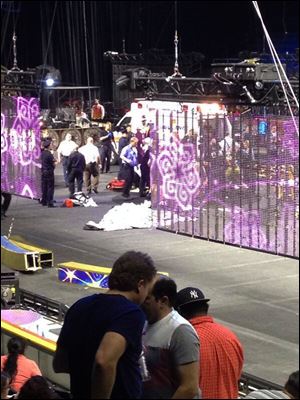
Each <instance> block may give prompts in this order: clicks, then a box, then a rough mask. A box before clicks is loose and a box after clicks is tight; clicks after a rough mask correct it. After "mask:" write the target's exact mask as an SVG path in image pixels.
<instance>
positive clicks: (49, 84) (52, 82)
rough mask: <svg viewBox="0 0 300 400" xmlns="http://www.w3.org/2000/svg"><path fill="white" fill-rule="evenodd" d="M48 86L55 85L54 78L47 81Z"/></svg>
mask: <svg viewBox="0 0 300 400" xmlns="http://www.w3.org/2000/svg"><path fill="white" fill-rule="evenodd" d="M46 85H47V86H53V85H54V79H52V78H48V79H46Z"/></svg>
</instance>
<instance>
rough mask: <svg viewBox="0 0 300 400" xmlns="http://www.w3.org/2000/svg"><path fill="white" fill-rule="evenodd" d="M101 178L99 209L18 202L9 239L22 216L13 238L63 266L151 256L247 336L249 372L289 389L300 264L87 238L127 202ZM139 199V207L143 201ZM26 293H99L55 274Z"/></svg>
mask: <svg viewBox="0 0 300 400" xmlns="http://www.w3.org/2000/svg"><path fill="white" fill-rule="evenodd" d="M113 171H114V172H112V173H109V174H104V175H101V176H100V178H101V184H100V191H99V194H97V195H96V194H94V195H93V199H94V200H95V201H96V202H97V203H98V204H99V207H98V208H81V207H76V208H71V209H67V208H61V207H58V208H47V207H42V206H41V205H39V204H38V202H37V201H33V200H30V199H24V198H19V197H18V198H17V197H13V200H12V203H11V207H10V209H9V211H8V215H9V217H7V218H6V219H5V220H4V221H2V228H1V234H2V235H3V234H5V235H7V233H8V229H9V226H10V223H11V217H12V216H14V217H15V221H14V226H13V229H12V234H13V235H20V236H22V237H24V238H26V239H27V240H28V241H31V242H32V243H34V244H36V245H37V246H41V247H45V248H49V249H51V250H53V252H54V259H55V264H57V263H59V262H64V261H78V262H82V263H86V264H94V265H101V266H107V267H111V266H112V264H113V262H114V260H115V259H116V258H117V257H118V256H119V255H121V254H122V253H123V252H125V251H127V250H129V249H134V250H140V251H144V252H148V253H149V254H150V255H151V256H152V257H153V259H154V261H155V263H156V266H157V269H158V270H160V271H166V272H169V274H170V276H171V277H172V278H174V279H175V280H176V282H177V284H178V288H179V289H181V288H182V287H184V286H190V285H192V286H193V285H195V286H198V287H200V288H201V289H202V290H203V291H204V292H205V294H206V295H207V296H208V297H209V298H210V299H211V302H210V304H211V308H210V310H211V314H212V315H213V316H214V317H216V318H217V319H218V320H219V321H220V322H222V323H224V324H225V325H227V326H228V327H230V328H231V329H232V330H234V331H235V332H236V334H237V335H238V336H239V338H240V340H241V342H242V343H243V345H244V348H245V354H246V359H245V365H244V371H245V372H248V373H251V374H253V375H256V376H259V377H261V378H264V379H267V380H270V381H273V382H276V383H278V384H284V382H285V381H286V379H287V377H288V375H289V374H290V373H291V372H292V371H295V370H297V369H298V368H299V359H298V356H299V329H298V325H299V286H298V280H299V279H298V278H299V263H298V261H297V260H295V259H290V258H284V257H279V256H275V255H271V254H266V253H261V252H256V251H252V250H245V249H240V248H236V247H232V246H226V245H223V244H216V243H211V242H207V241H203V240H198V239H192V238H190V237H185V236H180V235H176V234H172V233H166V232H163V231H159V230H155V229H149V230H147V229H143V230H139V229H134V230H127V231H114V232H103V231H97V232H94V231H85V230H83V226H84V224H85V223H86V222H87V221H89V220H94V221H96V222H99V221H100V219H101V218H102V216H103V215H104V214H105V213H106V212H107V211H108V210H109V209H110V208H112V207H113V206H114V205H116V204H120V203H121V202H122V201H123V199H122V197H121V196H120V194H118V193H116V192H110V191H107V190H106V189H105V186H106V183H107V182H108V180H109V179H111V178H112V177H114V176H115V175H116V171H117V167H113ZM56 174H57V176H56V191H55V198H56V200H57V205H58V206H60V205H61V204H62V202H63V199H64V198H66V197H67V189H66V188H65V187H64V185H63V180H62V172H61V170H60V169H58V170H57V171H56ZM137 196H138V194H134V193H133V194H132V199H131V201H136V202H139V201H140V199H139V198H138V197H137ZM19 278H20V287H21V288H23V289H26V290H29V291H33V292H36V293H38V294H40V295H43V296H47V297H49V298H51V299H55V300H58V301H61V302H63V303H65V304H72V303H73V302H74V301H75V300H76V299H78V298H80V297H82V296H86V295H88V294H91V293H95V292H96V290H95V289H90V288H88V289H85V288H83V287H77V286H76V285H73V286H72V285H68V284H64V283H61V282H58V280H57V271H56V270H55V269H52V270H49V269H45V270H42V271H38V272H36V273H34V274H24V273H21V274H20V276H19Z"/></svg>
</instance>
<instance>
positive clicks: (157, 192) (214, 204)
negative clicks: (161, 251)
mask: <svg viewBox="0 0 300 400" xmlns="http://www.w3.org/2000/svg"><path fill="white" fill-rule="evenodd" d="M181 114H182V113H181ZM181 118H182V117H181ZM174 119H175V125H176V115H175V116H174V115H173V116H172V115H170V116H168V117H166V116H165V115H159V113H157V117H156V121H155V123H154V124H153V127H152V131H151V133H150V134H151V136H152V138H153V148H152V164H151V193H152V206H153V209H154V210H155V212H156V214H157V221H158V223H157V225H158V228H160V229H164V230H167V231H171V232H176V233H182V234H187V235H190V236H194V237H199V238H203V239H207V240H214V241H217V242H222V243H228V244H233V245H237V246H240V247H245V248H251V249H255V250H263V251H267V252H270V253H275V254H281V255H286V256H292V257H299V166H298V162H299V147H298V146H299V138H298V135H297V132H296V128H295V125H294V123H293V121H292V118H291V117H288V116H282V115H265V114H263V115H254V114H252V113H251V111H249V112H247V113H245V114H244V115H231V116H229V117H227V116H225V115H209V116H208V115H202V114H200V115H199V116H198V117H197V118H196V117H195V115H194V114H191V113H190V114H189V113H188V112H186V113H185V116H184V121H183V123H182V122H181V121H178V123H177V127H176V126H175V128H174ZM296 124H297V125H298V126H299V118H298V117H296ZM182 126H184V130H183V131H182V130H181V128H182Z"/></svg>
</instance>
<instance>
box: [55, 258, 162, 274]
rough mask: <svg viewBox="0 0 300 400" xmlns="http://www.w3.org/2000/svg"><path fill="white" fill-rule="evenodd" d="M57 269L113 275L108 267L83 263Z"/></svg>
mask: <svg viewBox="0 0 300 400" xmlns="http://www.w3.org/2000/svg"><path fill="white" fill-rule="evenodd" d="M57 267H58V268H59V267H66V268H71V269H78V270H80V271H87V272H96V273H102V274H105V275H109V274H110V273H111V268H107V267H98V266H97V265H90V264H82V263H77V262H74V261H68V262H65V263H61V264H57ZM157 273H158V274H161V275H165V276H169V273H168V272H160V271H158V272H157Z"/></svg>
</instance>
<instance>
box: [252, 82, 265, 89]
mask: <svg viewBox="0 0 300 400" xmlns="http://www.w3.org/2000/svg"><path fill="white" fill-rule="evenodd" d="M254 86H255V89H257V90H262V89H263V87H264V84H263V82H262V81H256V82H255V85H254Z"/></svg>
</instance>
